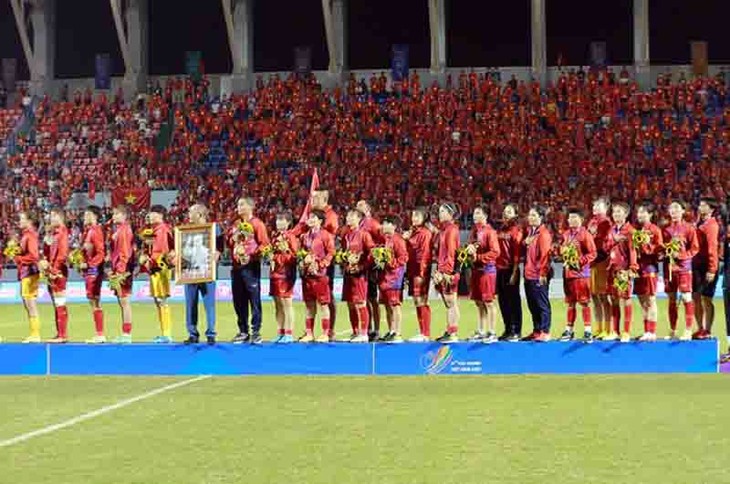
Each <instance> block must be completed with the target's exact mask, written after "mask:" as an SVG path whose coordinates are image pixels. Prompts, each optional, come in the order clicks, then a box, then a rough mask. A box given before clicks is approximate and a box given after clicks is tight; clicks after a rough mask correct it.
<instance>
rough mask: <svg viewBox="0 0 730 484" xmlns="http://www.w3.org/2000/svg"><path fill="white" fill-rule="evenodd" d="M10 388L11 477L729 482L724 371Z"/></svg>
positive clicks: (130, 483) (40, 481)
mask: <svg viewBox="0 0 730 484" xmlns="http://www.w3.org/2000/svg"><path fill="white" fill-rule="evenodd" d="M173 381H179V380H175V379H169V378H51V379H46V378H37V379H31V378H5V379H0V408H2V409H3V410H2V416H3V418H2V419H0V469H2V474H0V475H1V476H2V477H1V478H0V482H7V483H22V484H26V483H27V484H36V483H37V484H46V483H55V484H65V483H69V484H71V483H74V484H75V483H79V482H84V483H94V484H106V483H109V484H147V483H154V484H167V483H170V484H173V483H174V484H200V483H206V484H210V483H253V484H259V483H262V484H263V483H323V484H329V483H378V484H389V483H393V484H396V483H397V484H400V483H424V484H427V483H434V484H445V483H454V484H457V483H458V484H470V483H474V484H482V483H489V482H499V483H507V484H509V483H514V484H530V483H535V484H538V483H539V484H542V483H561V484H589V483H596V484H599V483H600V484H605V483H612V482H617V483H619V482H631V483H657V484H659V483H661V484H688V483H715V482H728V479H729V478H728V471H727V466H726V461H725V459H726V454H727V452H726V450H727V443H728V435H727V432H728V430H727V426H726V425H722V422H723V421H725V420H726V419H725V417H726V415H727V397H728V395H729V390H728V385H727V383H728V382H727V377H726V376H722V375H703V376H690V375H674V376H617V377H595V376H591V377H580V376H572V377H567V378H566V377H515V376H512V377H489V378H484V377H458V378H453V377H452V378H444V377H429V378H426V377H417V378H210V379H205V380H202V381H196V382H194V383H192V384H190V385H187V386H184V387H180V388H176V389H173V390H170V391H168V392H166V393H162V394H159V395H156V396H153V397H151V398H149V399H146V400H143V401H139V402H136V403H133V404H131V405H129V406H127V407H124V408H120V409H117V410H114V411H111V412H109V413H106V414H103V415H100V416H98V417H96V418H92V419H89V420H86V421H83V422H81V423H78V424H76V425H71V426H69V427H67V428H64V429H62V430H58V431H57V432H52V433H48V434H46V435H42V436H39V437H36V438H34V439H30V440H27V441H25V442H21V443H18V444H15V445H3V444H2V442H4V441H6V440H7V439H9V438H12V437H14V436H17V435H19V434H23V433H25V432H28V431H32V430H35V429H38V428H43V427H45V426H47V425H51V424H54V423H59V422H63V421H65V420H66V419H69V418H72V417H76V416H78V415H80V414H82V413H84V412H87V411H89V410H93V409H97V408H100V407H103V406H105V405H109V404H113V403H115V402H118V401H120V400H123V399H125V398H128V397H130V396H135V395H139V394H141V393H144V392H147V391H149V390H151V389H155V388H160V387H163V386H165V385H167V384H169V383H170V382H173Z"/></svg>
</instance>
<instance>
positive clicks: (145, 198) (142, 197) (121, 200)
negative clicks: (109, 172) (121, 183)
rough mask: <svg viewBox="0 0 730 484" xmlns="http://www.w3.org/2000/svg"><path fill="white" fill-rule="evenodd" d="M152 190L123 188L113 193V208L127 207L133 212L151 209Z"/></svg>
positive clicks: (116, 189) (118, 188)
mask: <svg viewBox="0 0 730 484" xmlns="http://www.w3.org/2000/svg"><path fill="white" fill-rule="evenodd" d="M150 198H151V190H150V189H149V188H121V187H117V188H115V189H114V190H113V191H112V206H113V207H116V206H118V205H127V206H128V207H129V208H131V209H132V210H147V209H148V208H150Z"/></svg>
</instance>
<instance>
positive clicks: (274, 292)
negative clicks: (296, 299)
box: [269, 277, 294, 298]
mask: <svg viewBox="0 0 730 484" xmlns="http://www.w3.org/2000/svg"><path fill="white" fill-rule="evenodd" d="M293 295H294V281H292V280H291V279H287V278H286V277H282V278H276V279H270V280H269V296H271V297H281V298H287V297H292V296H293Z"/></svg>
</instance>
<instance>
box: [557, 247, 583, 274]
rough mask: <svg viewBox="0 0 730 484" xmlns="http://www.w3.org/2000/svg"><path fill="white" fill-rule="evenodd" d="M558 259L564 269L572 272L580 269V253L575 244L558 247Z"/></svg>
mask: <svg viewBox="0 0 730 484" xmlns="http://www.w3.org/2000/svg"><path fill="white" fill-rule="evenodd" d="M560 258H561V259H563V264H565V266H566V267H568V268H570V269H574V270H579V269H580V253H579V252H578V247H576V245H575V244H566V245H563V246H562V247H560Z"/></svg>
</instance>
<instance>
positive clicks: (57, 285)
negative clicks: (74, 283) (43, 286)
mask: <svg viewBox="0 0 730 484" xmlns="http://www.w3.org/2000/svg"><path fill="white" fill-rule="evenodd" d="M67 282H68V278H67V277H59V278H56V279H48V292H50V293H51V294H58V293H60V292H66V283H67Z"/></svg>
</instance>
